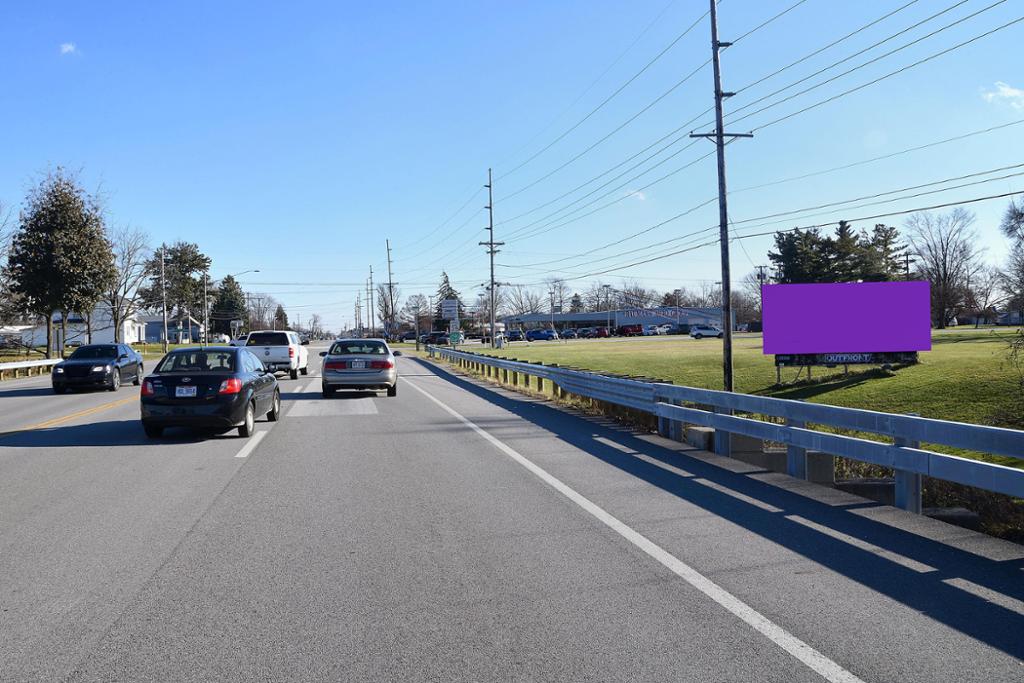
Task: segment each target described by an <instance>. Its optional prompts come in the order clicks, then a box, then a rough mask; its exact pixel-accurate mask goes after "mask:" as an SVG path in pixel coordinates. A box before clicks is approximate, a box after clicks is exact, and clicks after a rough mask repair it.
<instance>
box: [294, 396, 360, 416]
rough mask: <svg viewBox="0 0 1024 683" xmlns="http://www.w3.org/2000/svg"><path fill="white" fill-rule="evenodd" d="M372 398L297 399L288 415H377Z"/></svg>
mask: <svg viewBox="0 0 1024 683" xmlns="http://www.w3.org/2000/svg"><path fill="white" fill-rule="evenodd" d="M376 414H377V404H376V403H375V402H374V400H373V399H372V398H323V399H320V400H302V401H296V403H295V405H293V406H292V409H291V410H290V411H288V417H337V416H340V415H376Z"/></svg>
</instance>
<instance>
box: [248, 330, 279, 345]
mask: <svg viewBox="0 0 1024 683" xmlns="http://www.w3.org/2000/svg"><path fill="white" fill-rule="evenodd" d="M288 343H289V342H288V335H287V334H286V333H284V332H253V333H252V334H250V335H249V339H248V340H247V341H246V342H245V345H246V346H288Z"/></svg>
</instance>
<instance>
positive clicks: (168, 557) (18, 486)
mask: <svg viewBox="0 0 1024 683" xmlns="http://www.w3.org/2000/svg"><path fill="white" fill-rule="evenodd" d="M319 350H322V348H318V347H310V356H311V366H316V367H311V373H310V376H308V377H302V378H300V379H299V380H297V381H292V380H289V379H282V380H281V386H282V394H283V396H282V397H283V399H284V411H285V414H284V417H283V419H282V420H281V421H280V422H278V423H275V424H271V423H267V422H262V423H260V425H259V432H258V434H257V435H256V436H255V437H253V438H252V439H249V440H243V439H241V438H237V437H235V436H233V435H226V436H223V437H216V438H199V437H196V436H194V435H189V434H187V433H177V434H174V433H172V434H171V435H169V436H168V437H167V438H165V439H163V440H160V441H155V442H154V441H149V440H147V439H146V438H145V437H144V436H143V434H142V430H141V428H140V425H139V423H138V406H137V397H138V390H137V388H135V387H123V388H122V389H121V391H119V392H118V393H116V394H115V393H110V392H97V393H84V394H69V395H64V396H55V395H53V394H51V393H50V392H49V390H48V378H47V377H42V378H32V379H24V380H13V381H7V382H3V383H2V384H0V432H3V435H2V436H0V680H2V681H19V682H20V681H61V680H67V681H251V680H272V681H339V680H368V681H468V680H473V681H508V680H521V681H581V680H594V681H666V680H680V681H780V682H781V681H785V682H792V681H822V680H826V681H857V680H863V681H922V682H923V681H928V682H929V683H931V682H934V681H979V682H981V681H985V682H989V683H990V682H992V681H1021V680H1024V665H1022V660H1021V658H1022V657H1024V588H1022V587H1024V548H1021V547H1020V546H1016V545H1012V544H1008V543H1002V542H999V541H996V540H993V539H988V538H985V537H981V536H979V535H977V534H974V533H972V532H968V531H964V530H962V529H958V528H955V527H950V526H946V525H942V524H940V523H938V522H934V521H933V520H928V519H923V518H917V517H913V516H910V515H907V514H905V513H903V512H900V511H897V510H894V509H892V508H887V507H883V506H878V505H875V504H871V503H866V502H864V501H861V500H859V499H855V498H852V497H851V496H848V495H846V494H842V493H839V492H835V491H831V490H828V489H824V488H819V487H814V486H812V485H808V484H803V483H800V482H794V481H792V480H789V479H787V478H785V477H783V476H782V475H775V474H769V473H764V472H759V471H756V470H755V468H752V467H750V466H747V465H744V464H742V463H738V462H735V461H729V460H725V459H722V458H717V457H715V456H712V455H710V454H706V453H701V452H698V451H691V450H688V449H687V448H686V447H685V446H681V445H679V444H673V443H671V442H668V441H664V440H661V439H659V438H658V437H653V436H648V435H641V434H635V433H631V432H629V431H627V430H624V429H622V428H619V427H617V426H615V425H613V424H608V423H606V422H604V421H601V420H596V419H594V418H586V417H584V416H581V415H578V414H574V413H571V412H568V411H564V410H561V409H557V408H555V407H552V406H551V405H549V404H547V403H544V402H540V401H537V400H534V399H531V398H528V397H524V396H520V395H517V394H513V393H510V392H508V391H505V390H495V389H492V388H489V387H487V386H484V385H482V384H480V383H478V382H475V381H471V380H468V379H466V378H464V377H460V376H456V375H453V374H451V373H450V372H449V371H448V370H446V369H444V368H441V367H438V366H434V365H431V364H430V363H428V362H426V361H420V360H417V359H413V358H408V357H403V358H401V359H400V363H399V367H400V372H401V381H400V384H399V390H398V396H397V397H395V398H387V397H384V396H383V395H382V394H381V395H377V394H369V393H360V394H352V395H344V396H340V397H338V398H334V399H323V398H322V397H321V396H320V392H319V379H318V377H317V376H318V374H319V370H318V366H319V364H318V363H317V362H313V361H314V359H315V361H319V358H318V357H317V354H316V352H317V351H319Z"/></svg>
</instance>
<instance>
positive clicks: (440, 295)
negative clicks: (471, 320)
mask: <svg viewBox="0 0 1024 683" xmlns="http://www.w3.org/2000/svg"><path fill="white" fill-rule="evenodd" d="M446 299H455V300H456V301H458V302H459V307H458V310H459V321H460V322H461V321H462V320H464V319H465V317H466V315H465V314H466V311H465V307H464V306H463V304H462V295H461V294H459V293H458V291H456V289H455V288H454V287H452V283H451V281H450V280H449V279H448V273H446V272H442V273H441V284H440V285H439V286H438V288H437V308H436V309H435V314H436V315H435V318H436V320H437V321H443V317H442V316H441V302H442V301H444V300H446Z"/></svg>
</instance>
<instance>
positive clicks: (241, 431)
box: [238, 401, 256, 438]
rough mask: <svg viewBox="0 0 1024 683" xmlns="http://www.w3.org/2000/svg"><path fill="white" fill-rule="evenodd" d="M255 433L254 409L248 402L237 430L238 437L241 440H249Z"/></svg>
mask: <svg viewBox="0 0 1024 683" xmlns="http://www.w3.org/2000/svg"><path fill="white" fill-rule="evenodd" d="M255 431H256V407H255V406H254V405H253V404H252V401H250V402H249V403H248V404H247V405H246V406H245V420H244V421H243V422H242V424H241V426H240V427H239V428H238V435H239V436H240V437H242V438H249V437H250V436H252V435H253V432H255Z"/></svg>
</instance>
